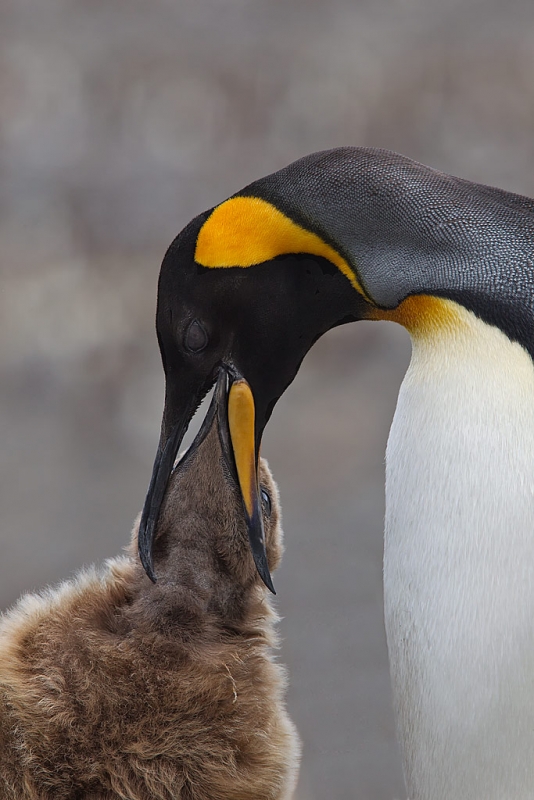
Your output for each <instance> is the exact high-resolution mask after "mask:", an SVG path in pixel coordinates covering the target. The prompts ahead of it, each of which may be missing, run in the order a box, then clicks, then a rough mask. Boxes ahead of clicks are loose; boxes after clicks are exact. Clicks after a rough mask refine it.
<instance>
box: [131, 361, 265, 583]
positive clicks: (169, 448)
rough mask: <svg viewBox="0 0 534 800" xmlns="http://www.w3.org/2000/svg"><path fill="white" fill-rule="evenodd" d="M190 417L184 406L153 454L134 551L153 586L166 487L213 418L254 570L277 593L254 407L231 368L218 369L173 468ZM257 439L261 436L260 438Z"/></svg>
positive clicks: (245, 385)
mask: <svg viewBox="0 0 534 800" xmlns="http://www.w3.org/2000/svg"><path fill="white" fill-rule="evenodd" d="M193 413H194V404H192V405H191V406H188V408H187V409H186V412H185V414H184V415H183V417H182V419H181V420H180V421H179V422H178V423H177V424H176V425H174V426H173V428H172V429H171V431H170V433H169V436H168V438H167V441H166V442H165V444H164V445H163V447H162V446H161V444H160V448H159V449H158V452H157V454H156V459H155V462H154V468H153V472H152V478H151V481H150V485H149V488H148V492H147V496H146V500H145V505H144V508H143V512H142V515H141V523H140V527H139V536H138V547H139V557H140V559H141V563H142V564H143V567H144V569H145V572H146V573H147V575H148V577H149V578H150V579H151V580H152V581H153V582H154V583H155V582H156V575H155V573H154V564H153V558H152V547H153V542H154V535H155V531H156V526H157V522H158V517H159V512H160V510H161V506H162V503H163V498H164V495H165V491H166V489H167V484H168V482H169V479H170V477H171V475H172V474H173V472H174V471H179V470H180V469H182V468H183V467H184V466H185V464H186V463H187V461H188V460H189V458H190V456H191V455H192V453H194V452H195V450H196V449H197V448H198V447H199V446H200V444H201V442H202V441H203V440H204V438H205V436H206V434H207V433H208V431H209V429H210V427H211V424H212V422H213V417H214V415H215V414H217V417H218V428H219V438H220V441H221V447H222V451H223V455H224V458H225V460H226V462H227V465H228V466H229V468H230V471H231V472H232V474H233V476H234V479H235V481H236V483H237V485H238V486H239V489H240V492H241V497H242V500H243V511H244V515H245V521H246V525H247V531H248V537H249V542H250V548H251V550H252V556H253V558H254V563H255V565H256V569H257V570H258V573H259V575H260V577H261V579H262V581H263V582H264V583H265V585H266V586H267V588H268V589H269V590H270V591H271V592H272V593H273V594H276V592H275V590H274V586H273V582H272V579H271V575H270V572H269V566H268V563H267V553H266V548H265V534H264V530H263V517H262V513H261V495H260V490H259V481H258V456H259V439H258V437H257V436H256V431H255V404H254V396H253V394H252V390H251V388H250V386H249V384H248V383H247V381H246V380H245V379H244V378H242V377H241V376H240V375H238V374H236V372H235V369H234V368H231V370H230V369H228V368H225V367H224V366H223V367H221V369H220V370H219V375H218V378H217V382H216V386H215V392H214V394H213V398H212V401H211V404H210V407H209V410H208V413H207V414H206V417H205V419H204V421H203V423H202V425H201V427H200V430H199V432H198V433H197V435H196V437H195V440H194V441H193V444H192V445H191V447H190V448H189V450H188V451H187V453H186V454H185V455H184V456H183V457H182V458H181V459H180V461H179V462H178V464H176V466H175V462H176V458H177V455H178V450H179V448H180V444H181V442H182V439H183V437H184V434H185V432H186V430H187V427H188V425H189V422H190V421H191V418H192V416H193ZM260 439H261V437H260Z"/></svg>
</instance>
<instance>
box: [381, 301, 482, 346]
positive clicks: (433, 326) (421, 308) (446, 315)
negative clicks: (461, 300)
mask: <svg viewBox="0 0 534 800" xmlns="http://www.w3.org/2000/svg"><path fill="white" fill-rule="evenodd" d="M466 313H467V312H466V310H465V309H464V308H463V307H462V306H460V305H458V304H457V303H455V302H453V301H452V300H447V299H445V298H442V297H432V296H431V295H428V294H419V295H412V296H411V297H407V298H406V300H403V301H402V303H399V305H398V306H397V307H396V308H392V309H384V308H373V309H371V310H370V311H369V312H368V314H367V316H366V319H386V320H390V321H391V322H398V323H399V325H402V326H403V327H405V328H406V330H407V331H408V332H409V333H410V334H411V335H412V336H413V337H414V338H417V337H428V336H432V335H436V334H440V333H446V332H447V331H449V332H453V331H457V330H458V329H459V328H460V327H462V325H463V323H464V315H465V314H466Z"/></svg>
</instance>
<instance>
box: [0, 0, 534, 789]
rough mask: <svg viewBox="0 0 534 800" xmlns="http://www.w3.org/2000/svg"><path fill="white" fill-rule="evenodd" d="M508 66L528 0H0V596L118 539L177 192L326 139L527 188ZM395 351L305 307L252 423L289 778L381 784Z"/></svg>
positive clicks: (384, 336)
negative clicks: (309, 325) (285, 687)
mask: <svg viewBox="0 0 534 800" xmlns="http://www.w3.org/2000/svg"><path fill="white" fill-rule="evenodd" d="M533 77H534V4H532V2H531V0H506V2H504V0H480V1H479V2H476V0H461V2H460V0H362V2H350V0H248V1H247V0H145V1H144V2H143V1H142V0H122V1H121V0H0V270H1V293H0V425H1V442H2V446H1V451H0V469H1V480H0V514H1V524H0V537H1V545H2V547H1V557H0V558H1V560H0V606H1V607H6V606H7V605H9V604H11V603H13V602H14V600H15V599H16V598H17V596H18V595H19V594H20V593H21V592H23V591H27V590H31V589H36V588H39V587H41V586H43V585H44V584H47V583H49V582H55V581H57V580H59V579H60V578H63V577H66V576H68V575H69V574H71V573H72V571H73V570H74V569H75V568H77V567H78V566H80V565H82V564H86V563H90V562H93V561H96V562H99V561H101V560H102V559H104V558H105V557H107V556H111V555H113V554H115V553H117V552H118V551H119V550H120V549H121V547H122V546H123V545H124V544H125V543H126V541H127V540H128V536H129V529H130V525H131V521H132V520H133V518H134V516H135V514H136V513H137V511H138V510H139V508H140V506H141V504H142V502H143V498H144V494H145V490H146V487H147V484H148V480H149V477H150V472H151V466H152V460H153V456H154V454H155V450H156V445H157V440H158V433H159V422H160V414H161V409H162V402H163V377H162V370H161V367H160V361H159V354H158V350H157V345H156V339H155V335H154V330H153V318H154V308H155V294H156V280H157V275H158V269H159V264H160V262H161V259H162V256H163V254H164V251H165V249H166V247H167V246H168V244H169V243H170V242H171V240H172V239H173V237H174V236H175V235H176V234H177V233H178V231H179V230H180V229H181V228H182V227H183V226H184V225H185V224H186V223H187V222H188V221H189V219H190V218H191V217H193V216H194V215H196V214H197V213H199V212H201V211H203V210H204V209H205V208H208V207H211V206H213V205H214V204H216V203H218V202H220V201H221V200H223V199H224V198H225V197H226V196H228V195H229V194H232V193H233V192H234V191H236V190H238V189H239V188H241V187H242V186H244V185H245V184H247V183H248V182H249V181H251V180H253V179H255V178H257V177H259V176H261V175H263V174H266V173H268V172H271V171H273V170H276V169H278V168H280V167H282V166H284V165H285V164H287V163H288V162H290V161H292V160H294V159H296V158H298V157H299V156H301V155H304V154H305V153H308V152H311V151H314V150H320V149H324V148H329V147H334V146H337V145H348V144H350V145H369V146H379V147H386V148H390V149H393V150H398V151H401V152H403V153H405V154H406V155H409V156H411V157H412V158H415V159H417V160H419V161H423V162H425V163H428V164H430V165H432V166H434V167H437V168H439V169H442V170H444V171H447V172H452V173H454V174H457V175H461V176H463V177H466V178H470V179H472V180H477V181H481V182H484V183H490V184H497V185H499V186H502V187H504V188H507V189H510V190H513V191H517V192H521V193H525V194H531V195H532V194H534V175H533V172H532V169H530V165H531V164H532V161H533V154H534V102H533V101H534V80H533ZM408 359H409V342H408V339H407V337H406V335H405V334H404V332H403V331H399V330H395V329H394V328H393V327H389V326H388V325H386V324H384V325H382V324H376V323H361V324H360V325H353V326H349V327H347V328H344V329H338V330H336V331H335V332H332V333H331V334H329V335H328V336H327V337H325V338H324V339H323V340H322V341H321V342H319V343H318V345H317V346H316V347H315V349H314V350H313V351H312V353H311V354H310V355H309V356H308V358H307V360H306V362H305V364H304V366H303V368H302V370H301V372H300V374H299V376H298V379H297V380H296V382H295V384H294V385H293V386H292V387H291V388H290V390H289V391H288V392H287V394H286V395H285V397H284V398H283V399H282V401H281V402H280V404H279V406H278V407H277V409H276V411H275V414H274V416H273V418H272V421H271V424H270V426H269V429H268V431H267V434H266V437H265V442H264V454H265V455H267V457H268V458H269V460H270V462H271V465H272V466H273V468H274V471H275V475H276V477H277V479H278V481H279V483H280V486H281V492H282V500H283V505H284V512H285V516H284V519H285V529H286V543H287V552H286V556H285V561H284V563H283V566H282V568H281V570H280V572H279V573H278V575H277V576H276V585H277V588H278V593H279V597H278V604H279V608H280V611H281V613H282V614H283V616H284V621H283V624H282V631H283V636H284V645H283V649H282V659H283V660H284V661H285V662H286V663H287V664H288V665H289V668H290V673H291V688H290V692H289V706H290V710H291V713H292V715H293V717H294V718H295V720H296V722H297V725H298V727H299V730H300V732H301V735H302V739H303V741H304V757H303V764H302V773H301V781H300V785H299V800H325V798H328V799H329V800H345V798H356V799H357V800H360V799H361V800H393V798H399V800H400V798H404V796H405V795H404V790H403V783H402V775H401V770H400V765H399V758H398V753H397V748H396V743H395V735H394V724H393V720H392V714H391V702H390V690H389V678H388V668H387V658H386V648H385V638H384V631H383V623H382V599H381V594H382V587H381V554H382V516H383V453H384V448H385V443H386V438H387V431H388V426H389V423H390V420H391V417H392V414H393V410H394V406H395V398H396V393H397V389H398V386H399V384H400V381H401V379H402V375H403V372H404V370H405V368H406V365H407V363H408Z"/></svg>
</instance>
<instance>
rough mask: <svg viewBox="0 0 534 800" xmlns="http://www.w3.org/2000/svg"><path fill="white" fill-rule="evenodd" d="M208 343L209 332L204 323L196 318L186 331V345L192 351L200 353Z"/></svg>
mask: <svg viewBox="0 0 534 800" xmlns="http://www.w3.org/2000/svg"><path fill="white" fill-rule="evenodd" d="M207 344H208V334H207V333H206V329H205V328H204V326H203V324H202V323H201V322H200V321H199V320H198V319H194V320H193V322H191V323H190V325H189V327H188V328H187V330H186V332H185V337H184V345H185V348H186V350H189V352H190V353H200V351H201V350H204V348H205V347H206V345H207Z"/></svg>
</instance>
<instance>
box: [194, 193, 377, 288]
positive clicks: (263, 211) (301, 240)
mask: <svg viewBox="0 0 534 800" xmlns="http://www.w3.org/2000/svg"><path fill="white" fill-rule="evenodd" d="M289 253H309V254H310V255H312V256H322V257H323V258H326V259H328V261H330V262H332V264H334V265H335V266H336V267H337V268H338V269H339V270H340V271H341V272H342V273H343V275H345V277H346V278H347V279H348V280H349V281H350V283H351V285H352V286H353V288H354V289H356V291H357V292H359V293H360V294H361V295H363V297H365V299H366V300H368V301H369V298H368V297H367V295H366V293H365V292H364V290H363V288H362V286H361V284H360V282H359V280H358V278H357V276H356V274H355V273H354V270H353V269H352V268H351V267H350V266H349V264H348V263H347V261H346V260H345V259H344V258H343V257H342V256H341V255H340V254H339V253H338V252H337V251H336V250H334V248H333V247H331V246H330V245H329V244H327V243H326V242H324V241H323V240H322V239H321V237H320V236H318V235H317V234H316V233H312V232H311V231H308V230H306V229H305V228H303V227H302V226H301V225H297V223H296V222H293V220H291V219H289V217H286V215H285V214H283V213H282V212H281V211H280V210H279V209H278V208H276V207H275V206H273V205H272V204H271V203H268V202H267V201H266V200H262V199H261V198H260V197H231V198H230V199H229V200H226V201H225V202H224V203H221V205H220V206H217V208H216V209H215V210H214V211H213V212H212V214H211V215H210V216H209V217H208V219H207V220H206V222H205V223H204V225H203V226H202V228H201V229H200V232H199V234H198V239H197V245H196V251H195V261H196V262H197V263H198V264H201V265H202V266H203V267H251V266H253V265H254V264H261V263H262V262H264V261H270V260H271V259H273V258H276V257H277V256H282V255H287V254H289ZM369 302H370V301H369Z"/></svg>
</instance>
